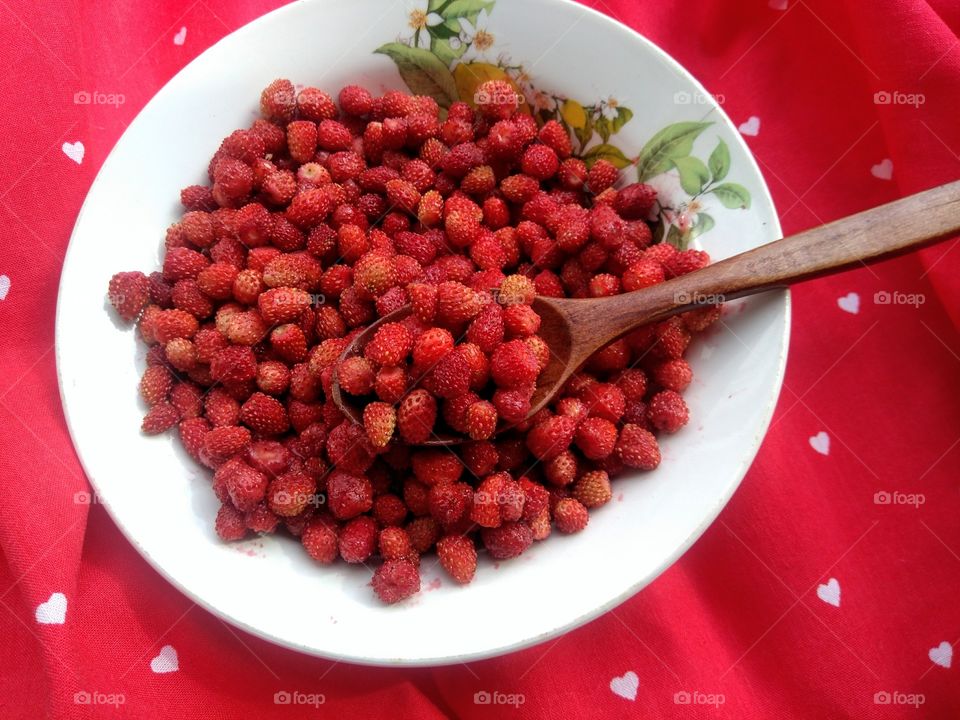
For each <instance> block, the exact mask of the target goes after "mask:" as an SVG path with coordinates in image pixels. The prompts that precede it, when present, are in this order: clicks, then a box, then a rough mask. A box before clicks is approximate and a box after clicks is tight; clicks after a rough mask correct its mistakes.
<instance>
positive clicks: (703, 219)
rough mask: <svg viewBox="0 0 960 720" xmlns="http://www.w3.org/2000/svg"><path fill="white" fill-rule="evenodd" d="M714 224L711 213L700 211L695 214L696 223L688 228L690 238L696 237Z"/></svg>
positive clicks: (710, 228)
mask: <svg viewBox="0 0 960 720" xmlns="http://www.w3.org/2000/svg"><path fill="white" fill-rule="evenodd" d="M715 224H716V223H715V222H714V219H713V216H712V215H707V213H700V214H699V215H697V224H696V225H694V226H693V227H692V228H690V239H691V240H693V239H694V238H698V237H700V236H701V235H703V234H704V233H705V232H707V231H709V230H712V229H713V226H714V225H715Z"/></svg>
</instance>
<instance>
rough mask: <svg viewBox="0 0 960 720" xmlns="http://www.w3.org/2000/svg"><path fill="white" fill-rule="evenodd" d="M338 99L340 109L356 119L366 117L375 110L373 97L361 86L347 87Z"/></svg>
mask: <svg viewBox="0 0 960 720" xmlns="http://www.w3.org/2000/svg"><path fill="white" fill-rule="evenodd" d="M337 99H338V100H339V101H340V109H341V110H343V111H344V112H345V113H347V114H348V115H354V116H355V117H366V116H367V115H368V114H369V113H370V111H371V110H372V109H373V96H372V95H371V94H370V93H369V91H367V90H366V89H365V88H362V87H360V86H359V85H347V86H346V87H345V88H343V89H342V90H341V91H340V96H339V97H338V98H337Z"/></svg>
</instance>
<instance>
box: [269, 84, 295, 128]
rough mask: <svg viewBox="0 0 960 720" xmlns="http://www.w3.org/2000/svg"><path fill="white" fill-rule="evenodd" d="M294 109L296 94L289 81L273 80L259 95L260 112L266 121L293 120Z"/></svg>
mask: <svg viewBox="0 0 960 720" xmlns="http://www.w3.org/2000/svg"><path fill="white" fill-rule="evenodd" d="M296 107H297V98H296V93H295V92H294V89H293V83H292V82H290V81H289V80H285V79H281V80H274V81H273V82H272V83H270V84H269V85H267V87H266V88H265V89H264V90H263V92H262V93H260V112H261V113H263V116H264V117H266V118H267V119H268V120H277V121H279V122H287V121H288V120H291V119H292V118H293V114H294V112H295V111H296Z"/></svg>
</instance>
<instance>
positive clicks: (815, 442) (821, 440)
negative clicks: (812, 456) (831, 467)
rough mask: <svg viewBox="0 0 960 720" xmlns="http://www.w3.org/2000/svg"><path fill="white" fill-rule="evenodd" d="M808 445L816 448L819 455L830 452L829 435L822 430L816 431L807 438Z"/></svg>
mask: <svg viewBox="0 0 960 720" xmlns="http://www.w3.org/2000/svg"><path fill="white" fill-rule="evenodd" d="M809 442H810V447H812V448H813V449H814V450H816V451H817V452H818V453H820V454H821V455H829V454H830V436H829V435H827V433H825V432H824V431H823V430H821V431H820V432H818V433H817V434H816V435H814V436H813V437H812V438H810V440H809Z"/></svg>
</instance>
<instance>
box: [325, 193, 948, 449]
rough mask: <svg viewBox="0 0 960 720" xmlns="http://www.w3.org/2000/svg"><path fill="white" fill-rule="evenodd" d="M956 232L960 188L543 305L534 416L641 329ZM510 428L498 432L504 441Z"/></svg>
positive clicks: (359, 346)
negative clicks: (654, 279)
mask: <svg viewBox="0 0 960 720" xmlns="http://www.w3.org/2000/svg"><path fill="white" fill-rule="evenodd" d="M958 232H960V181H956V182H952V183H949V184H947V185H941V186H940V187H936V188H933V189H931V190H926V191H924V192H921V193H917V194H916V195H910V196H908V197H905V198H901V199H900V200H896V201H894V202H891V203H888V204H886V205H881V206H880V207H877V208H874V209H872V210H867V211H865V212H861V213H858V214H856V215H851V216H850V217H847V218H844V219H842V220H837V221H835V222H832V223H828V224H827V225H822V226H820V227H816V228H812V229H810V230H806V231H804V232H802V233H798V234H797V235H793V236H791V237H788V238H784V239H782V240H777V241H775V242H772V243H769V244H767V245H761V246H760V247H757V248H754V249H753V250H748V251H747V252H745V253H741V254H739V255H735V256H733V257H730V258H727V259H726V260H723V261H721V262H718V263H716V264H714V265H709V266H707V267H705V268H703V269H702V270H697V271H696V272H692V273H688V274H686V275H682V276H680V277H678V278H674V279H672V280H667V281H666V282H663V283H660V284H658V285H654V286H652V287H649V288H645V289H643V290H637V291H636V292H631V293H624V294H622V295H614V296H612V297H606V298H593V299H582V300H571V299H560V298H551V297H544V296H538V297H537V298H536V299H535V300H534V302H533V309H534V310H536V311H537V313H538V314H539V315H540V317H541V318H542V323H541V326H540V331H539V334H540V336H541V337H542V338H543V339H544V340H545V341H546V343H547V345H548V346H549V347H550V362H549V364H548V365H547V367H546V368H544V370H543V372H542V373H541V374H540V377H539V378H538V380H537V391H536V393H535V394H534V396H533V401H532V406H531V409H530V413H529V414H530V415H532V414H534V413H536V412H537V411H538V410H540V409H541V408H543V407H544V406H545V405H546V404H547V403H549V402H550V401H551V400H552V399H553V397H554V395H556V393H557V392H558V391H559V390H560V388H562V387H563V384H564V383H565V382H566V381H567V380H568V379H569V377H570V376H571V375H572V374H573V373H574V372H576V371H577V370H578V369H579V368H580V366H581V365H583V364H584V363H585V362H586V361H587V359H588V358H589V357H590V356H591V355H593V354H594V353H595V352H596V351H597V350H599V349H600V348H602V347H604V346H606V345H608V344H609V343H611V342H613V341H614V340H616V339H617V338H619V337H622V336H623V335H626V334H627V333H628V332H630V331H631V330H635V329H636V328H638V327H640V326H641V325H646V324H647V323H651V322H657V321H660V320H664V319H666V318H668V317H670V316H671V315H676V314H677V313H681V312H684V311H686V310H691V309H693V308H696V307H700V306H703V305H711V304H716V303H721V302H726V301H727V300H733V299H735V298H739V297H744V296H746V295H754V294H756V293H760V292H764V291H767V290H773V289H777V288H784V287H786V286H788V285H790V284H792V283H795V282H799V281H801V280H808V279H811V278H815V277H820V276H822V275H829V274H832V273H835V272H839V271H841V270H844V269H847V268H849V267H851V266H855V265H858V264H863V265H866V264H867V263H869V262H875V261H878V260H883V259H886V258H889V257H893V256H895V255H898V254H901V253H903V252H906V251H909V250H915V249H917V248H919V247H921V246H923V245H927V244H929V243H933V242H937V241H939V240H945V239H947V238H949V237H951V236H953V235H955V234H957V233H958ZM410 312H411V309H410V307H409V306H407V307H404V308H401V309H399V310H396V311H395V312H392V313H390V314H389V315H386V316H385V317H383V318H381V319H380V320H378V321H377V322H375V323H373V324H372V325H370V326H369V327H368V328H367V329H366V330H364V332H362V333H360V334H359V335H358V336H357V337H356V338H354V340H353V342H351V343H350V345H348V346H347V348H346V349H345V350H344V352H343V354H342V355H341V356H340V360H341V361H342V360H344V359H346V358H347V357H350V356H351V355H355V354H357V353H359V352H361V351H362V350H363V347H364V345H366V343H367V341H368V340H369V339H370V338H371V337H372V336H373V333H375V332H376V331H377V329H378V328H379V327H380V326H381V325H382V324H384V323H388V322H396V321H398V320H401V319H403V318H404V317H406V316H407V315H409V314H410ZM333 401H334V402H335V403H336V404H337V406H338V407H339V408H340V409H341V410H343V412H344V413H346V414H347V416H349V417H351V418H352V419H354V420H355V421H357V422H362V409H358V408H357V407H355V406H353V405H352V404H350V403H349V402H347V401H346V399H345V398H344V395H343V393H342V392H341V391H340V386H339V384H338V383H337V380H336V376H334V381H333ZM505 429H507V426H506V425H505V426H504V427H502V428H500V429H498V432H500V431H502V430H505ZM464 440H465V438H463V437H459V436H456V437H454V436H443V437H433V438H431V439H429V440H427V441H426V442H424V443H423V445H455V444H457V443H460V442H463V441H464Z"/></svg>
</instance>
